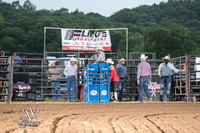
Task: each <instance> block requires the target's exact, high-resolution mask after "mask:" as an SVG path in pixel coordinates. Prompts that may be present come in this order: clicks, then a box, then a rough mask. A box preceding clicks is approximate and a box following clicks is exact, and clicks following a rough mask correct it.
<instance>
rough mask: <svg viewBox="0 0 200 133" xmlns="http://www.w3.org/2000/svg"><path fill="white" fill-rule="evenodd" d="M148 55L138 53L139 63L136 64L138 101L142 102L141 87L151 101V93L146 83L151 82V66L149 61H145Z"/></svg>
mask: <svg viewBox="0 0 200 133" xmlns="http://www.w3.org/2000/svg"><path fill="white" fill-rule="evenodd" d="M147 58H148V56H145V54H141V55H140V61H141V62H140V63H139V64H138V71H137V84H138V87H137V90H138V102H140V103H141V102H142V88H144V91H145V93H146V96H147V98H148V99H149V101H152V98H151V95H150V93H149V89H148V84H149V83H150V82H151V66H150V64H149V63H147V62H146V59H147Z"/></svg>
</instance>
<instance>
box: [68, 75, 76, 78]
mask: <svg viewBox="0 0 200 133" xmlns="http://www.w3.org/2000/svg"><path fill="white" fill-rule="evenodd" d="M67 77H69V78H70V77H75V75H69V76H67Z"/></svg>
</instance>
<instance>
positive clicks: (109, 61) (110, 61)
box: [106, 58, 114, 65]
mask: <svg viewBox="0 0 200 133" xmlns="http://www.w3.org/2000/svg"><path fill="white" fill-rule="evenodd" d="M106 63H108V64H112V65H113V64H114V62H113V61H112V59H110V58H108V59H107V60H106Z"/></svg>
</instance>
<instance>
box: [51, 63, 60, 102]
mask: <svg viewBox="0 0 200 133" xmlns="http://www.w3.org/2000/svg"><path fill="white" fill-rule="evenodd" d="M55 63H56V62H55V61H51V62H50V63H49V67H50V69H49V70H48V74H49V76H50V79H51V87H53V88H52V95H53V99H54V100H58V99H60V96H56V94H58V95H59V94H61V91H60V81H59V78H60V73H62V72H63V68H57V67H56V66H55ZM54 87H55V88H54Z"/></svg>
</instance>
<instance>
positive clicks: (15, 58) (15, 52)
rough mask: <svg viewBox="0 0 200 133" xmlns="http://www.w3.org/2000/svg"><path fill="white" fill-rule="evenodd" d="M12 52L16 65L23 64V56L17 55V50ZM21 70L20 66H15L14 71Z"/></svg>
mask: <svg viewBox="0 0 200 133" xmlns="http://www.w3.org/2000/svg"><path fill="white" fill-rule="evenodd" d="M11 54H12V57H13V62H14V66H16V65H21V63H22V60H21V58H20V57H19V56H18V55H17V51H15V50H14V51H11ZM18 70H19V68H17V67H14V68H13V71H14V72H17V71H18Z"/></svg>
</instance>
